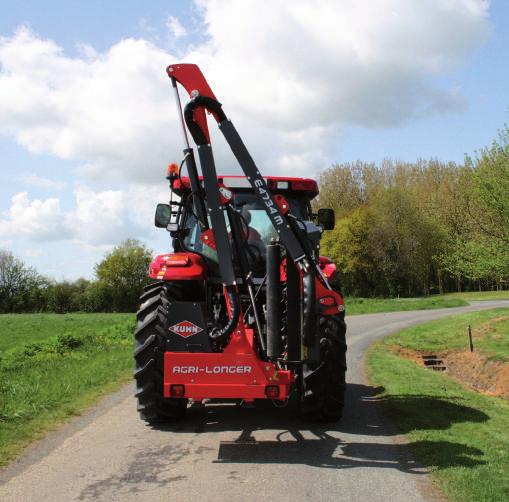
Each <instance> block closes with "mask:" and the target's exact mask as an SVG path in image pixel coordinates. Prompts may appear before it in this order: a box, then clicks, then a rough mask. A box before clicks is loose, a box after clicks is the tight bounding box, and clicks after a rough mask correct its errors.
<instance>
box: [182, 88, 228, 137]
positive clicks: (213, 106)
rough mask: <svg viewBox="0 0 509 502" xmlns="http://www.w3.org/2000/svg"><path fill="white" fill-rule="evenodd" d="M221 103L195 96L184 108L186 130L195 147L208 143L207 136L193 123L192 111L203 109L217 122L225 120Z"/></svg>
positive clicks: (206, 97) (205, 97)
mask: <svg viewBox="0 0 509 502" xmlns="http://www.w3.org/2000/svg"><path fill="white" fill-rule="evenodd" d="M221 106H222V105H221V103H220V102H219V101H217V99H214V98H209V97H208V96H195V97H194V98H193V99H191V101H189V103H187V105H186V106H185V108H184V119H185V121H186V125H187V128H188V129H189V132H190V133H191V136H192V137H193V139H194V142H195V143H196V144H197V145H206V144H207V143H208V139H207V136H206V135H205V133H204V131H203V130H202V128H201V127H200V126H199V125H198V124H197V123H196V122H195V121H194V111H195V110H196V108H200V107H203V108H205V109H206V110H208V111H209V112H210V113H212V114H213V115H214V117H215V118H216V120H217V121H218V122H222V121H223V120H226V115H225V113H224V112H223V109H222V107H221Z"/></svg>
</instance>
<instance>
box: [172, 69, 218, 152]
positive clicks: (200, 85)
mask: <svg viewBox="0 0 509 502" xmlns="http://www.w3.org/2000/svg"><path fill="white" fill-rule="evenodd" d="M166 73H167V74H168V76H169V77H170V78H171V79H173V80H176V81H177V82H178V83H179V84H180V85H181V86H182V87H184V89H185V90H186V91H187V92H188V94H189V96H190V97H191V98H194V97H195V96H198V95H199V96H206V97H208V98H212V99H216V97H215V96H214V93H213V92H212V89H211V88H210V86H209V84H208V83H207V81H206V80H205V77H204V76H203V73H202V72H201V70H200V68H198V66H197V65H195V64H172V65H170V66H168V68H166ZM213 115H214V118H215V119H216V120H219V118H218V117H217V116H216V115H215V114H214V113H213ZM193 119H194V121H195V122H196V123H197V124H198V125H199V126H200V128H201V130H202V131H203V132H204V134H205V136H206V137H207V139H208V142H209V143H210V135H209V129H208V127H207V119H206V116H205V110H204V108H202V107H199V108H196V110H195V111H194V114H193Z"/></svg>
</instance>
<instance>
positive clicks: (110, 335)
mask: <svg viewBox="0 0 509 502" xmlns="http://www.w3.org/2000/svg"><path fill="white" fill-rule="evenodd" d="M133 331H134V316H133V315H132V314H65V315H59V314H16V315H2V316H0V465H4V464H6V463H7V462H8V461H9V460H10V459H12V458H13V457H14V456H15V455H16V454H17V453H18V452H19V451H20V450H21V449H22V448H23V447H24V446H25V445H27V444H28V443H30V442H31V441H33V440H34V439H36V438H39V437H41V436H42V435H43V434H44V433H45V432H47V431H48V430H50V429H52V428H54V427H55V426H56V425H57V424H59V423H61V422H62V421H64V420H65V419H66V418H68V417H69V416H72V415H76V414H78V413H80V412H81V411H82V410H83V409H84V408H86V407H87V406H88V405H90V404H92V403H93V402H94V401H96V400H97V398H98V397H99V396H101V395H103V394H105V393H107V392H110V391H112V390H114V389H116V388H118V386H119V385H120V384H121V383H122V382H125V381H126V380H127V379H129V378H130V377H131V372H132V366H133V364H132V347H133V342H132V339H133Z"/></svg>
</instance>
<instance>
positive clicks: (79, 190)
mask: <svg viewBox="0 0 509 502" xmlns="http://www.w3.org/2000/svg"><path fill="white" fill-rule="evenodd" d="M471 3H472V2H470V1H467V0H453V1H452V2H451V4H453V7H451V8H450V10H448V11H445V12H444V10H443V9H444V7H443V4H444V2H440V0H436V1H431V0H430V2H424V3H423V2H419V1H418V0H401V2H398V0H387V1H385V0H381V2H366V4H365V6H364V8H363V9H362V10H361V11H360V10H358V9H357V8H356V7H354V6H352V2H336V3H335V4H337V5H335V6H333V7H330V8H331V9H337V11H334V12H332V13H331V12H330V11H327V10H326V9H325V8H324V9H322V8H321V7H318V6H317V4H320V2H306V1H305V0H299V1H296V2H291V3H290V2H271V3H267V4H265V8H264V9H263V11H258V10H257V9H259V7H257V4H256V2H253V1H252V0H250V1H247V0H246V1H245V2H237V3H236V4H229V0H225V1H224V2H209V1H207V0H203V1H201V2H200V3H199V5H196V4H194V3H193V2H187V1H171V2H168V1H166V2H163V1H152V2H141V1H134V0H130V1H109V2H100V1H88V2H78V1H65V2H64V1H45V2H42V1H39V2H36V1H17V2H14V1H5V0H1V1H0V11H1V13H2V14H1V16H0V37H3V38H2V42H1V43H2V44H3V47H4V52H2V49H1V48H0V64H1V66H0V93H2V94H3V96H4V99H3V101H2V99H1V98H0V116H1V115H2V114H3V115H4V119H1V118H0V152H1V161H0V162H1V163H0V166H1V168H0V248H7V249H11V250H12V251H13V252H14V253H15V254H17V255H18V256H20V257H21V258H22V259H23V260H24V261H26V262H27V263H29V264H31V265H34V266H35V267H36V268H37V269H38V270H39V271H40V272H42V273H44V274H47V275H49V276H52V277H54V278H56V279H63V278H69V279H72V278H76V277H79V276H85V277H92V276H93V266H94V264H95V263H97V261H98V260H99V259H100V258H101V256H103V255H104V253H106V252H107V251H108V250H110V249H111V247H112V246H113V245H115V244H118V243H119V242H120V241H121V240H122V239H123V238H125V237H127V236H133V237H137V238H139V239H141V240H142V241H143V242H145V243H146V244H147V245H148V246H149V247H150V248H151V249H153V250H155V251H165V250H166V249H167V248H168V246H169V242H168V237H167V235H166V234H165V233H164V231H161V230H156V229H154V228H152V215H151V211H152V210H151V208H152V206H154V205H155V204H156V203H157V202H160V201H164V199H165V197H167V191H166V185H165V180H164V169H165V164H166V163H167V162H168V161H173V160H176V159H178V157H179V156H180V148H181V145H180V143H179V139H180V136H178V134H177V133H176V132H175V128H176V123H175V117H174V115H175V110H174V107H173V106H174V105H173V97H172V95H171V89H170V88H169V87H166V86H167V82H166V81H165V80H164V79H165V76H164V66H165V65H166V64H169V63H172V62H176V61H179V60H181V59H186V60H187V62H197V63H199V64H200V65H201V66H202V67H203V68H204V72H205V73H206V76H207V77H208V78H209V81H210V83H211V85H212V87H213V88H214V89H216V91H217V94H218V97H219V99H220V100H222V102H223V103H224V104H225V107H226V106H227V105H228V109H227V110H228V111H229V113H231V116H232V118H233V119H234V120H235V121H236V123H237V124H238V125H240V128H241V132H244V136H245V139H246V140H247V141H248V145H250V146H252V149H253V152H254V154H255V155H254V156H255V158H257V159H260V162H261V167H262V169H264V170H265V172H267V174H272V173H275V172H277V173H288V174H296V173H297V174H306V175H311V174H313V175H314V174H316V173H318V172H319V171H320V169H323V168H325V167H327V165H329V164H330V163H332V162H334V161H338V162H346V161H355V160H357V159H362V160H366V161H375V162H378V161H380V160H382V159H383V158H385V157H392V158H397V159H402V160H409V161H411V160H415V159H416V158H419V157H421V158H429V157H438V158H440V159H443V160H453V161H456V162H461V161H462V160H463V157H464V154H465V153H468V154H472V153H473V152H474V151H475V150H477V149H479V148H481V147H482V146H484V145H486V144H489V143H490V141H491V140H492V139H493V138H494V137H495V135H496V133H497V129H498V128H500V127H501V126H502V125H503V124H504V122H506V121H507V111H508V107H509V90H508V86H507V82H508V80H509V79H508V77H509V69H508V68H509V64H508V61H507V47H509V34H508V30H507V26H509V4H508V3H507V2H504V1H501V0H498V1H494V2H492V3H491V5H490V6H489V10H488V11H487V12H486V11H483V10H482V3H481V2H480V3H479V5H481V7H479V8H478V9H477V10H475V9H474V10H475V12H473V11H472V8H471ZM474 3H475V2H474ZM353 4H355V2H353ZM375 4H380V5H377V6H375ZM398 4H400V5H399V7H398ZM258 5H260V4H259V3H258ZM387 5H389V6H390V9H389V8H388V7H387ZM269 6H270V7H269ZM328 8H329V7H328ZM250 10H251V12H250ZM389 10H390V12H389ZM322 11H323V12H322ZM253 13H256V16H255V15H253ZM332 14H334V15H335V16H337V17H336V18H334V17H333V16H332ZM302 20H304V24H302V22H303V21H302ZM328 21H332V22H331V23H329V22H328ZM21 26H24V27H26V28H27V29H28V31H26V33H25V32H23V33H22V34H20V27H21ZM303 26H304V27H303ZM336 27H337V29H336ZM307 30H309V31H307ZM246 34H248V35H249V36H247V35H246ZM296 37H298V40H299V43H298V44H296V43H295V40H296ZM129 39H133V41H132V42H128V40H129ZM0 45H1V44H0ZM58 47H59V49H58ZM351 48H353V49H351ZM2 54H3V56H2ZM2 57H3V59H2ZM189 58H191V59H192V60H190V59H189ZM356 58H358V59H356ZM18 60H19V61H18ZM25 61H26V62H27V63H25ZM29 68H30V70H29ZM124 68H125V71H124ZM60 72H61V73H60ZM78 72H83V73H84V74H86V78H85V79H84V80H83V81H82V80H79V76H77V75H76V73H78ZM48 74H51V75H49V76H48ZM40 75H42V77H39V76H40ZM2 76H3V77H5V78H4V80H2ZM39 78H42V80H43V83H41V84H40V85H39V82H38V79H39ZM20 82H21V84H19V83H20ZM2 85H3V86H4V87H2ZM87 88H93V89H94V91H90V92H88V93H87ZM19 89H21V91H19ZM18 91H19V92H18ZM166 92H167V94H166ZM9 93H11V94H9ZM94 93H97V99H96V95H95V94H94ZM84 94H85V95H86V97H83V95H84ZM117 95H118V96H117ZM119 96H121V97H122V99H120V98H119ZM246 96H254V97H255V99H254V100H253V101H256V102H255V103H246ZM25 97H26V101H27V103H29V104H30V106H28V105H27V106H25V104H24V103H23V101H24V100H25ZM50 104H51V106H53V107H54V108H55V109H56V110H57V112H55V113H56V114H55V115H54V114H53V111H52V109H51V107H50V106H49V105H50ZM423 110H424V112H423ZM77 114H82V115H83V120H78V119H79V117H78V119H77V116H76V115H77ZM110 121H111V123H110ZM216 151H217V153H218V159H219V161H220V164H221V165H227V166H229V165H230V162H231V158H230V157H228V155H227V153H226V152H225V151H224V150H223V149H222V147H221V146H220V145H218V147H217V150H216ZM232 170H234V169H230V168H225V169H224V171H232ZM269 171H270V172H269ZM20 194H25V195H20ZM13 197H14V198H15V200H13Z"/></svg>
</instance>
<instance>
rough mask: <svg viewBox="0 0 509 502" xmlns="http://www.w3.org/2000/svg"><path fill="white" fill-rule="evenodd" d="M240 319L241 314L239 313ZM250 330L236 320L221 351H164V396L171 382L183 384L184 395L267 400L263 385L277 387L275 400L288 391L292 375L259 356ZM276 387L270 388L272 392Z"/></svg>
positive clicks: (194, 397) (285, 396) (285, 394)
mask: <svg viewBox="0 0 509 502" xmlns="http://www.w3.org/2000/svg"><path fill="white" fill-rule="evenodd" d="M241 319H242V316H241ZM253 336H254V334H253V330H252V329H244V327H243V326H242V321H239V324H238V325H237V329H236V330H235V331H234V332H233V335H232V337H231V339H230V343H229V344H228V346H227V347H226V348H225V349H224V351H223V352H222V353H203V352H198V353H197V352H194V353H191V352H165V354H164V396H165V397H170V389H171V386H172V385H178V384H181V385H185V397H187V398H192V399H196V400H200V399H207V398H233V399H246V400H252V399H267V395H266V387H267V386H269V385H270V386H273V387H276V388H278V392H279V394H278V399H281V400H284V399H286V398H287V397H288V395H289V393H290V386H291V384H292V382H293V376H292V374H291V372H290V371H288V370H278V369H277V368H276V366H274V364H273V363H271V362H264V361H260V359H258V356H257V354H256V352H255V350H254V348H253V344H254V340H253ZM275 392H276V391H275V390H274V389H273V390H272V391H271V393H272V395H275Z"/></svg>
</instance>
